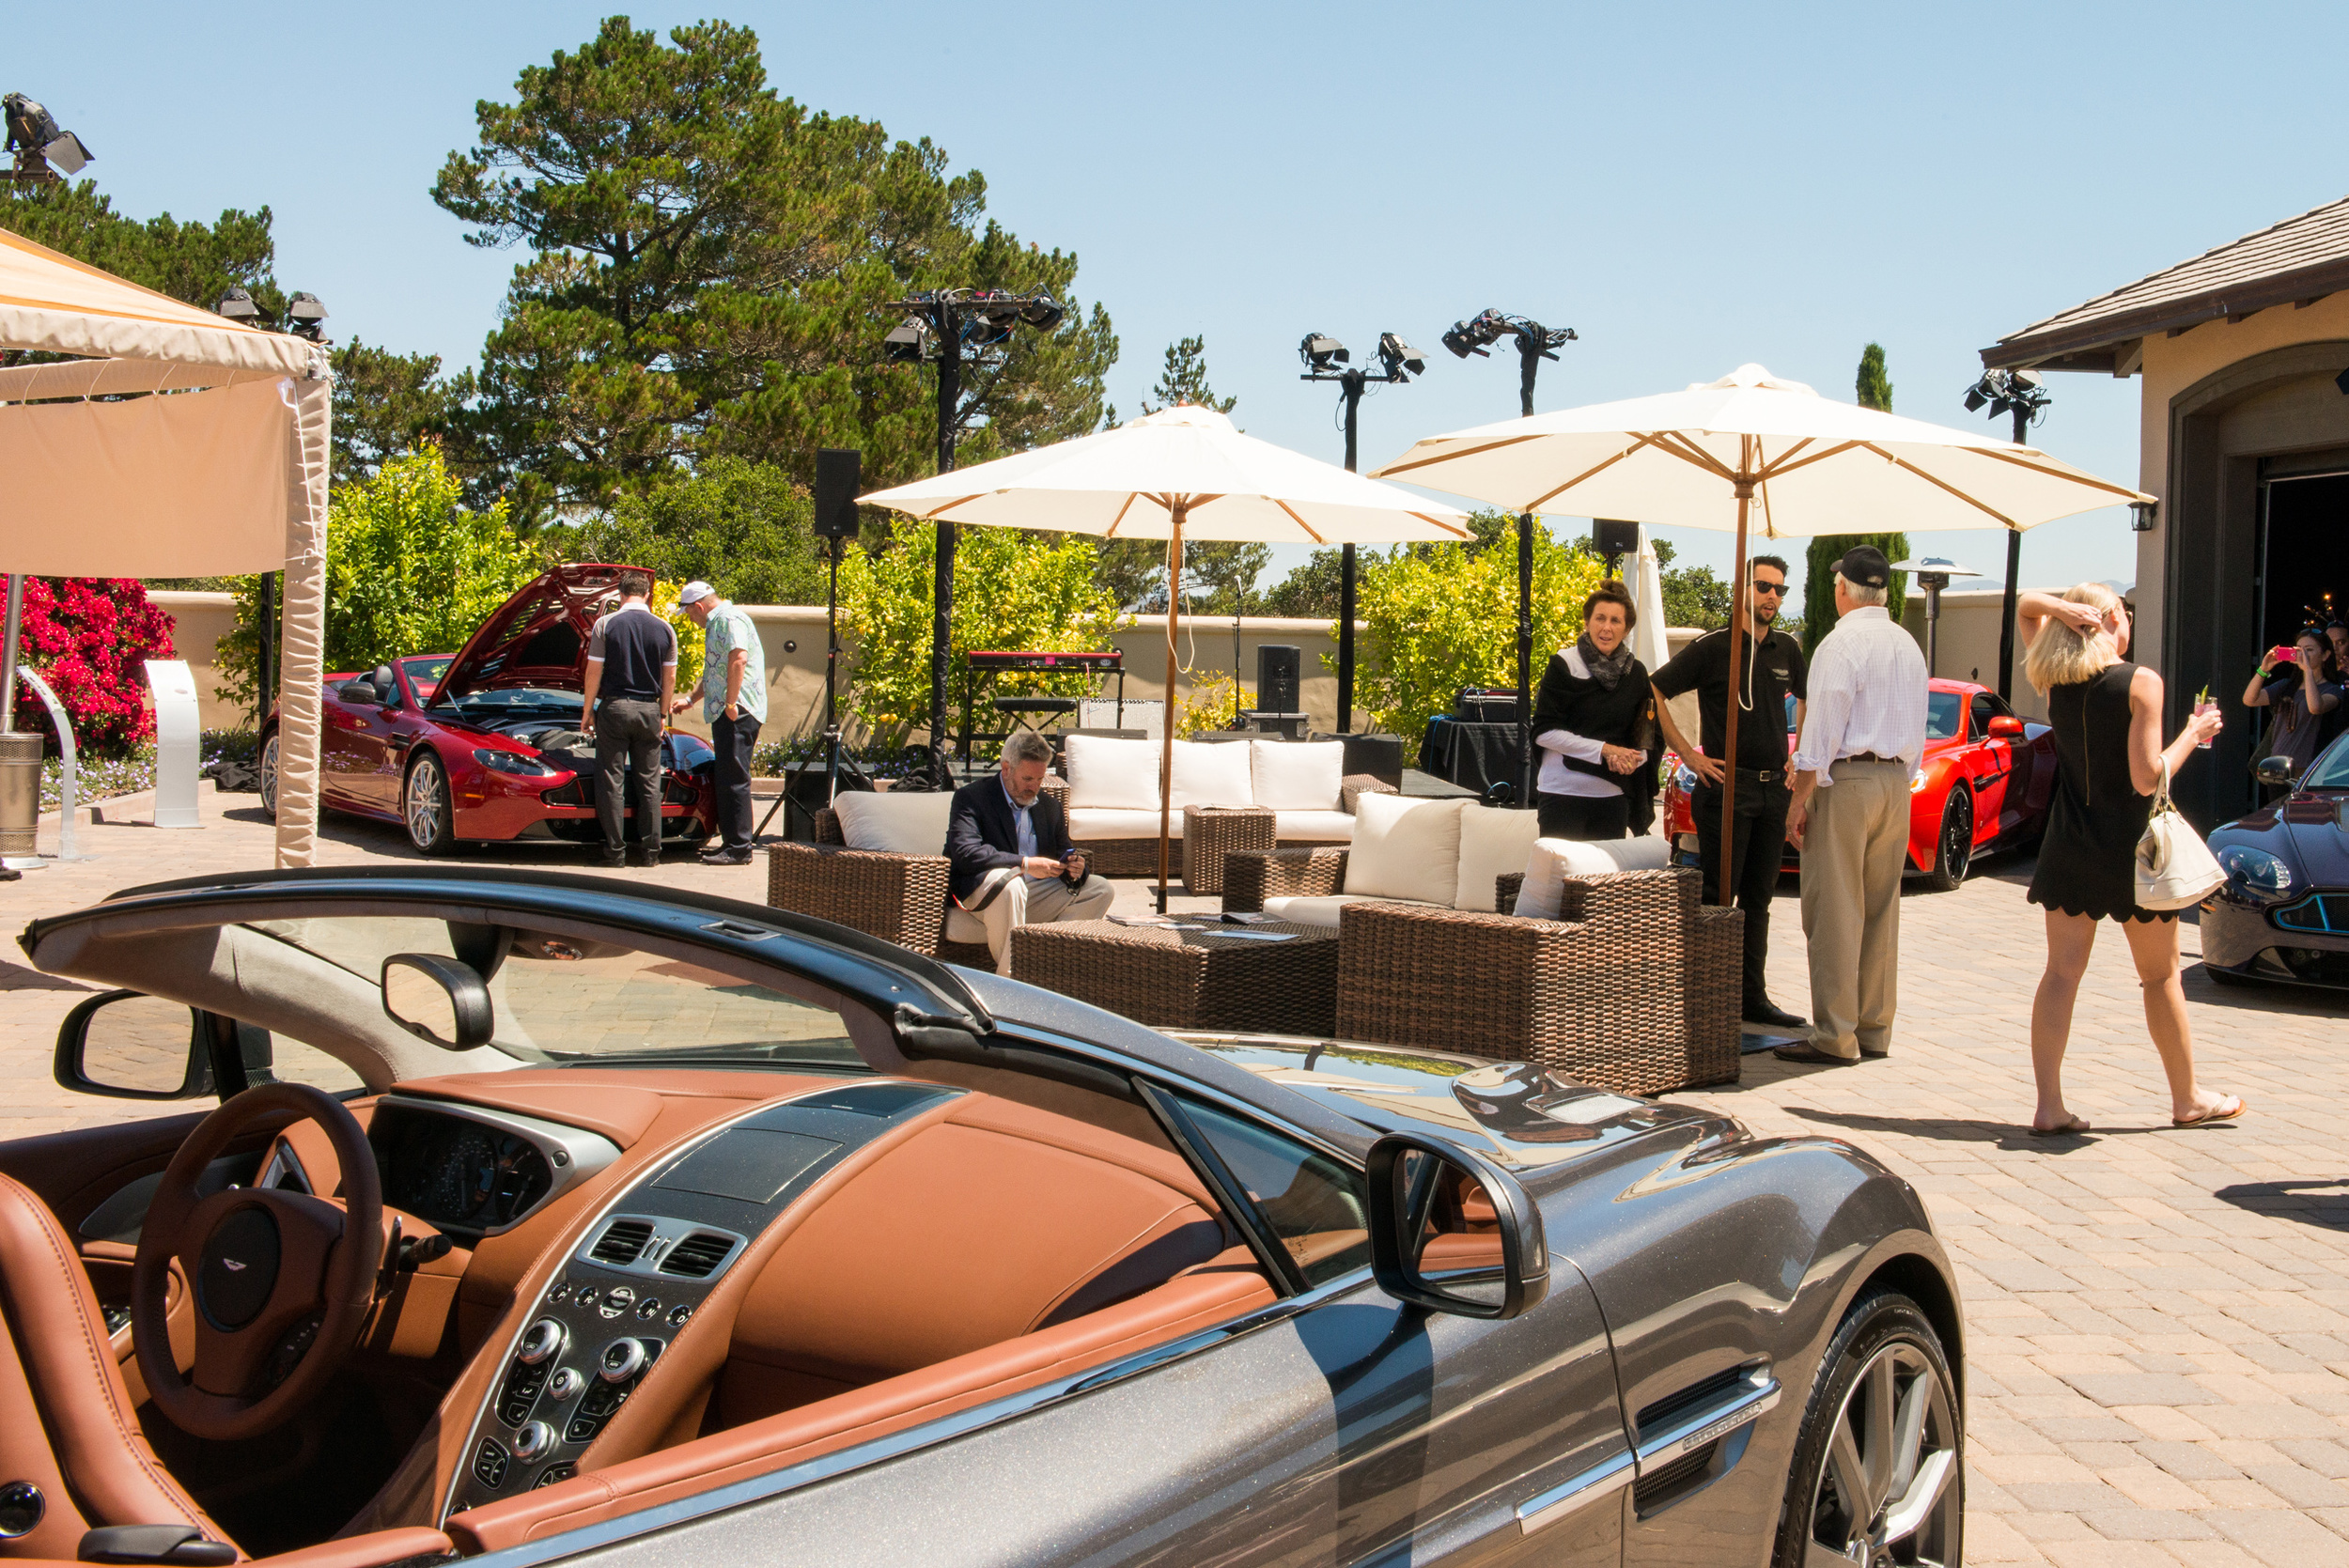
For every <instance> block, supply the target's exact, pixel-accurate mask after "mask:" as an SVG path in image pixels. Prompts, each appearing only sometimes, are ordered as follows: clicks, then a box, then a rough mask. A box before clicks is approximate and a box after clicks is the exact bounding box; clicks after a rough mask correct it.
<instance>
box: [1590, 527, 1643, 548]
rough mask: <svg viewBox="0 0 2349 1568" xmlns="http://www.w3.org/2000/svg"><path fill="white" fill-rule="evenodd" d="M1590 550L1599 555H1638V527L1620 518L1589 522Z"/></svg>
mask: <svg viewBox="0 0 2349 1568" xmlns="http://www.w3.org/2000/svg"><path fill="white" fill-rule="evenodd" d="M1591 548H1592V549H1593V550H1595V551H1598V552H1599V553H1600V554H1601V555H1610V556H1611V555H1637V554H1639V553H1640V525H1639V524H1638V523H1636V522H1626V521H1625V520H1623V519H1621V518H1593V519H1592V520H1591Z"/></svg>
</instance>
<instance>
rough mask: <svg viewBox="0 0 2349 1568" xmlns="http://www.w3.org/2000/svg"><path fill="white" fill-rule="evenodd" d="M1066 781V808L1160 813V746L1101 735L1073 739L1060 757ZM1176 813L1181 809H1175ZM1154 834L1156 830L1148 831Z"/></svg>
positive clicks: (1081, 736) (1152, 742)
mask: <svg viewBox="0 0 2349 1568" xmlns="http://www.w3.org/2000/svg"><path fill="white" fill-rule="evenodd" d="M1061 771H1062V772H1063V773H1064V774H1066V776H1067V779H1068V805H1069V807H1070V809H1071V810H1074V809H1076V808H1078V807H1081V806H1102V807H1106V808H1109V809H1110V810H1112V811H1152V812H1155V811H1157V810H1158V809H1159V743H1158V742H1157V741H1155V740H1119V739H1115V738H1113V737H1109V736H1101V735H1072V736H1070V737H1068V749H1067V750H1066V752H1064V753H1062V754H1061ZM1175 810H1176V811H1177V812H1179V811H1181V810H1182V807H1180V806H1176V807H1175ZM1150 831H1152V832H1154V833H1155V832H1157V831H1158V829H1157V828H1155V827H1154V828H1152V829H1151V830H1150Z"/></svg>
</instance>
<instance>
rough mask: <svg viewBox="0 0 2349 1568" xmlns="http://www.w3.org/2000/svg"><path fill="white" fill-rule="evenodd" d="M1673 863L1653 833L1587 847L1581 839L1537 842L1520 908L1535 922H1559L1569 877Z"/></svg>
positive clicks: (1527, 867) (1519, 898)
mask: <svg viewBox="0 0 2349 1568" xmlns="http://www.w3.org/2000/svg"><path fill="white" fill-rule="evenodd" d="M1671 864H1672V848H1671V846H1669V845H1667V844H1666V843H1665V842H1664V841H1663V840H1662V839H1661V838H1659V837H1657V836H1656V835H1655V834H1653V833H1650V834H1647V835H1645V836H1644V837H1641V838H1619V839H1610V840H1608V841H1606V842H1604V843H1598V844H1586V843H1583V842H1581V841H1580V840H1579V839H1569V838H1545V839H1537V840H1535V841H1534V844H1533V850H1532V854H1531V855H1530V856H1528V857H1527V859H1526V862H1525V885H1524V887H1522V888H1521V889H1519V890H1518V892H1517V913H1518V914H1521V915H1526V916H1529V917H1531V918H1532V919H1535V920H1556V919H1557V918H1558V908H1559V906H1560V905H1561V904H1563V903H1564V902H1565V893H1566V878H1567V877H1604V876H1606V875H1608V874H1609V873H1610V872H1616V871H1662V870H1663V869H1665V868H1666V867H1667V866H1669V865H1671Z"/></svg>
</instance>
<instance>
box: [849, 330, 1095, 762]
mask: <svg viewBox="0 0 2349 1568" xmlns="http://www.w3.org/2000/svg"><path fill="white" fill-rule="evenodd" d="M880 308H881V309H883V310H892V311H899V312H902V313H903V316H902V318H901V319H900V320H899V321H898V323H897V325H896V326H895V327H894V328H892V329H891V330H890V333H889V335H888V337H887V338H886V339H884V340H883V342H882V345H881V351H882V354H883V356H884V357H885V358H887V359H888V360H890V361H891V362H893V363H895V364H900V365H920V364H923V363H925V362H935V363H936V365H937V366H938V472H939V473H941V474H951V473H953V472H954V467H955V441H956V438H957V436H959V435H960V434H961V431H962V421H963V419H964V418H965V417H966V416H967V415H968V414H969V412H970V411H969V410H967V409H965V408H963V407H962V406H961V403H962V350H963V345H964V343H965V342H966V341H967V342H968V343H969V344H970V346H971V347H972V349H973V350H975V351H974V352H973V354H972V360H973V362H974V363H978V364H986V363H988V351H989V350H990V349H999V348H1001V347H1002V345H1003V344H1005V343H1008V342H1009V341H1010V340H1011V334H1012V329H1013V327H1014V326H1016V325H1019V324H1022V323H1024V324H1026V325H1028V326H1031V327H1034V328H1037V329H1039V330H1041V331H1043V332H1047V333H1049V332H1051V331H1053V330H1054V329H1056V328H1057V327H1059V325H1060V324H1061V322H1062V320H1063V319H1064V318H1066V316H1067V314H1068V312H1067V309H1066V307H1065V306H1064V305H1062V304H1061V303H1060V302H1059V301H1057V300H1055V299H1053V298H1052V297H1051V296H1050V294H1011V293H1006V292H1004V291H1003V290H1002V289H996V288H934V289H927V290H925V291H924V292H922V293H919V294H914V295H910V296H909V297H907V298H905V299H902V300H894V301H892V302H891V303H888V304H886V305H883V306H881V307H880ZM996 363H1000V361H998V362H996ZM990 384H991V383H990ZM932 570H933V572H934V573H935V578H934V582H933V590H932V598H931V613H930V761H931V765H932V766H931V774H932V781H933V783H934V784H936V785H937V786H938V787H939V788H941V789H948V788H952V787H953V780H954V775H953V773H952V771H951V770H950V768H949V765H948V764H947V761H946V685H947V676H948V675H949V673H950V670H951V667H952V666H953V663H954V620H955V525H954V524H953V523H952V522H950V521H948V520H944V519H941V520H939V523H938V555H937V558H936V560H935V561H934V562H933V564H932ZM969 760H970V759H969V758H965V759H964V761H965V762H966V763H967V762H968V761H969Z"/></svg>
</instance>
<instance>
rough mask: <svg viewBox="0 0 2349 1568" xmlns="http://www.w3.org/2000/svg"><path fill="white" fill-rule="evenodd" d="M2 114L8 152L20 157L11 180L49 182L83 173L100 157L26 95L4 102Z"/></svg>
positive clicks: (1, 102) (1, 101)
mask: <svg viewBox="0 0 2349 1568" xmlns="http://www.w3.org/2000/svg"><path fill="white" fill-rule="evenodd" d="M0 112H4V113H5V114H6V116H7V120H8V151H10V152H12V153H14V154H16V163H15V166H14V167H13V168H11V169H10V170H9V171H8V178H9V179H18V180H31V181H39V182H43V183H46V182H49V181H52V180H54V179H57V178H58V177H59V175H60V174H65V175H76V174H80V173H81V172H82V169H83V166H84V165H85V164H86V163H89V161H90V160H91V159H92V158H94V157H96V156H97V154H95V153H93V152H91V151H90V149H89V148H88V147H85V146H84V145H83V143H82V138H81V137H79V136H76V135H75V134H74V133H73V132H70V131H67V130H63V129H61V128H60V127H59V126H58V124H57V116H54V115H53V114H51V113H50V112H49V111H48V110H47V109H45V108H43V107H42V106H41V105H40V104H39V103H38V102H37V101H34V100H32V99H29V98H27V97H25V96H24V95H23V93H10V94H8V97H7V98H5V99H0ZM52 165H54V167H53V166H52Z"/></svg>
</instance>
